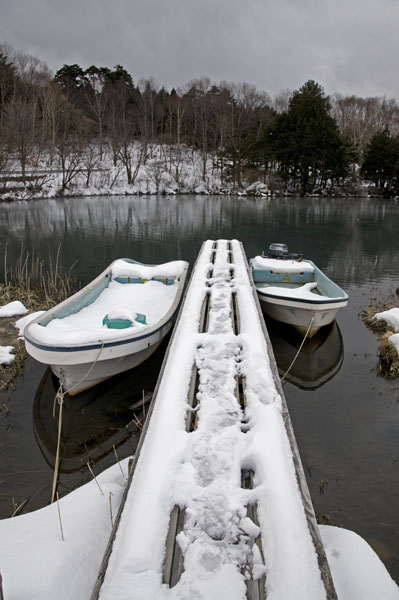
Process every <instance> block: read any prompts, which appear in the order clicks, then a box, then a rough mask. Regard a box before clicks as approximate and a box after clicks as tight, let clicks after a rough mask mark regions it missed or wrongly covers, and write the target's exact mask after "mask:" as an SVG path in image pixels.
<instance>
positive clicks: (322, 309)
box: [250, 257, 348, 338]
mask: <svg viewBox="0 0 399 600" xmlns="http://www.w3.org/2000/svg"><path fill="white" fill-rule="evenodd" d="M257 258H258V257H257ZM257 258H255V259H251V261H250V263H251V268H252V277H253V280H254V284H255V287H256V291H257V294H258V298H259V302H260V305H261V307H262V310H263V312H264V314H265V315H267V316H269V317H271V318H272V319H274V320H276V321H280V322H282V323H286V324H288V325H291V326H292V327H294V328H295V329H296V330H297V331H298V333H300V334H301V335H305V334H306V335H307V337H309V338H311V337H313V336H314V335H315V334H316V333H317V332H318V331H319V330H320V329H321V327H325V326H326V325H330V324H331V323H332V322H333V321H334V319H335V317H336V315H337V313H338V311H339V310H340V309H341V308H343V307H345V306H347V304H348V295H347V294H346V292H344V291H343V290H342V289H341V288H340V287H339V286H338V285H337V284H336V283H334V282H333V281H331V280H330V279H329V278H328V277H327V276H326V275H325V274H324V273H323V272H322V271H321V270H320V269H319V268H318V267H317V266H316V265H315V264H314V263H313V262H312V261H309V260H303V261H284V260H281V261H280V260H272V261H271V262H268V259H266V260H265V259H263V257H261V258H260V261H259V260H258V259H257ZM264 260H265V263H264V265H265V266H264V267H263V263H262V261H264ZM316 288H317V293H315V292H314V291H313V290H315V289H316Z"/></svg>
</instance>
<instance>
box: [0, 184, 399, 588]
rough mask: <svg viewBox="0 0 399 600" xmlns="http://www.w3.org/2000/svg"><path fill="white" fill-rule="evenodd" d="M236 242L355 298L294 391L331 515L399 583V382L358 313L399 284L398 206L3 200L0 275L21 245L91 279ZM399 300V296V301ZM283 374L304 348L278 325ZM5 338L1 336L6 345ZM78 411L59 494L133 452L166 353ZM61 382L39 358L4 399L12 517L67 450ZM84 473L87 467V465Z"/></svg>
mask: <svg viewBox="0 0 399 600" xmlns="http://www.w3.org/2000/svg"><path fill="white" fill-rule="evenodd" d="M218 238H227V239H231V238H236V239H239V240H241V241H242V242H243V244H244V248H245V251H246V254H247V257H248V258H250V257H252V256H254V255H255V254H258V253H260V252H261V251H262V250H265V249H267V247H268V245H269V243H270V242H285V243H286V244H288V247H289V249H290V250H291V251H293V252H302V253H304V254H305V257H307V258H311V259H312V260H314V262H316V264H317V265H318V266H319V267H320V268H321V269H323V270H324V271H325V272H326V274H327V275H328V276H329V277H330V278H332V279H333V280H334V281H336V282H337V283H338V284H339V285H341V286H342V287H343V288H344V289H345V290H346V291H347V292H348V294H349V296H350V304H349V306H348V307H347V308H346V309H342V310H341V311H340V313H339V315H338V320H337V324H336V325H335V326H334V327H332V328H331V329H329V330H327V331H322V332H320V334H318V335H317V336H316V337H315V338H314V339H313V340H310V341H309V342H306V344H305V347H304V349H303V353H302V354H301V355H300V359H298V362H297V363H296V365H295V369H293V370H292V371H291V373H290V375H289V376H287V381H286V382H285V384H284V391H285V395H286V398H287V403H288V407H289V410H290V414H291V418H292V421H293V425H294V431H295V434H296V437H297V441H298V446H299V450H300V453H301V457H302V461H303V465H304V468H305V471H306V476H307V479H308V484H309V487H310V491H311V495H312V499H313V503H314V507H315V510H316V513H317V515H318V516H319V520H320V521H321V522H327V523H329V524H331V525H337V526H343V527H346V528H348V529H351V530H353V531H355V532H357V533H358V534H360V535H361V536H362V537H364V538H365V539H366V540H367V541H368V542H369V543H370V544H371V546H372V547H373V548H374V549H375V550H376V552H377V553H378V554H379V556H380V557H381V559H382V560H383V561H384V563H385V564H386V565H387V567H388V569H389V571H390V573H391V575H392V576H393V577H394V578H395V579H396V581H399V500H398V498H399V380H396V381H395V380H392V381H389V380H386V379H382V378H381V377H379V376H377V374H376V365H377V338H376V336H375V335H374V334H373V333H371V332H369V331H368V330H367V329H366V327H365V326H364V325H363V323H362V321H361V319H360V317H359V312H360V310H361V309H362V308H365V307H367V306H368V305H369V304H371V303H373V302H374V300H375V299H379V298H384V297H385V296H387V295H388V294H390V293H392V291H393V290H395V289H396V288H397V287H399V204H398V203H397V202H395V201H386V200H380V199H358V200H350V199H340V198H336V199H328V200H326V199H319V198H308V199H299V198H290V199H276V200H268V199H263V198H262V199H252V198H251V199H243V198H229V197H220V196H217V197H209V196H186V197H154V196H152V197H131V198H129V197H120V198H115V197H113V198H106V197H104V198H74V199H66V200H43V201H36V202H30V203H23V204H22V203H17V204H8V205H0V275H1V279H2V278H3V270H4V264H3V260H2V257H3V255H4V250H5V245H6V244H7V255H8V258H7V260H8V263H9V264H10V265H11V264H12V263H13V262H14V261H15V259H16V257H17V256H19V254H20V250H21V244H23V245H24V246H25V247H26V248H27V249H28V250H29V251H32V250H33V249H34V252H35V253H36V254H37V255H39V256H40V257H41V258H42V259H44V260H48V257H49V256H50V255H51V257H52V261H53V262H54V260H55V256H56V253H57V249H58V247H59V245H60V243H61V249H60V270H61V271H63V270H67V269H68V268H69V267H70V266H71V265H72V264H73V263H75V261H77V262H76V265H75V267H74V269H73V273H74V275H75V276H76V277H77V279H78V280H79V281H80V282H81V283H82V284H86V283H87V282H88V281H90V280H91V279H92V278H93V277H94V276H95V275H97V274H98V273H99V272H100V271H101V270H102V269H104V268H105V266H107V265H108V264H109V263H110V262H111V261H112V260H113V259H115V258H118V257H122V256H127V257H132V258H135V259H137V260H139V261H142V262H145V263H158V262H165V261H167V260H173V259H185V260H188V261H189V262H190V263H191V264H193V262H194V261H195V258H196V256H197V254H198V252H199V249H200V247H201V244H202V241H203V240H206V239H218ZM398 304H399V300H398ZM270 335H271V339H272V343H273V345H274V349H275V354H276V359H277V362H278V365H279V367H280V371H281V374H283V373H284V372H285V370H286V368H287V367H288V365H289V363H290V362H291V360H292V358H293V357H294V355H295V353H296V349H297V348H298V347H299V344H300V341H301V340H300V339H299V340H298V338H297V337H296V335H295V334H294V333H293V332H291V330H288V331H286V330H284V329H283V330H281V329H280V328H276V327H273V326H270ZM0 344H1V340H0ZM165 347H166V346H165V345H163V347H161V348H160V349H159V350H158V351H157V353H156V354H155V355H154V356H153V358H152V359H150V361H148V362H146V363H144V365H143V366H141V367H138V368H137V369H135V370H134V371H131V372H130V373H128V374H124V375H121V376H120V377H118V378H116V379H115V380H112V381H111V382H107V383H105V384H103V385H102V386H98V388H97V389H95V390H92V391H91V392H87V393H85V394H83V395H82V397H79V396H78V397H77V398H78V399H77V400H76V403H74V402H75V400H72V402H71V403H70V405H68V406H67V407H66V412H65V414H66V417H65V421H64V430H63V440H62V441H63V446H62V447H63V459H62V461H61V476H60V493H61V494H62V493H65V492H66V491H67V490H69V489H73V488H75V487H77V486H78V485H80V484H81V483H83V482H85V481H87V479H88V478H90V474H89V472H88V469H87V468H85V467H84V465H85V463H86V462H87V461H88V460H93V461H95V463H96V464H95V466H94V467H93V469H94V471H95V472H100V471H102V470H103V469H104V468H106V467H107V466H108V465H110V464H113V463H114V462H115V455H114V450H113V446H115V447H116V448H117V452H118V456H119V457H120V458H122V457H124V456H128V455H130V454H132V453H134V451H135V447H136V444H137V440H138V436H139V426H138V425H137V422H132V419H133V418H134V415H136V417H137V419H139V420H143V418H144V415H143V414H141V409H140V410H139V411H136V412H133V411H132V409H131V407H132V405H133V404H134V403H135V402H136V401H139V399H140V398H141V397H142V393H143V390H144V391H145V393H147V392H151V391H152V390H153V389H154V387H155V383H156V379H157V375H158V372H159V369H160V365H161V362H162V358H163V353H164V351H165ZM54 390H55V386H54V383H53V381H52V377H51V375H50V373H49V372H48V371H46V368H45V367H44V366H43V365H39V364H38V363H35V362H34V361H33V360H31V359H28V360H27V362H26V367H25V370H24V373H23V374H22V375H21V376H20V377H19V378H18V380H17V382H16V387H15V389H10V390H8V391H7V392H3V393H1V394H0V408H1V407H4V406H5V407H6V408H7V409H8V410H6V409H5V408H3V409H2V410H0V517H2V518H4V517H8V516H10V515H11V514H12V513H13V511H14V507H15V506H18V505H20V504H21V503H22V502H24V501H25V500H27V499H29V502H28V503H27V504H26V505H25V507H24V510H26V511H29V510H33V509H36V508H38V507H40V506H44V505H45V504H47V503H48V502H49V499H50V496H51V485H52V467H53V464H54V456H55V438H56V423H55V422H54V419H53V406H52V403H53V400H54ZM82 469H83V470H82Z"/></svg>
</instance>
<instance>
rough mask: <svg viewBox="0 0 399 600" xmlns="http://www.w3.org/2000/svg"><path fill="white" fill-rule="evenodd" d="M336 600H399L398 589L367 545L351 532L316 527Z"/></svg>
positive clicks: (325, 526) (329, 527)
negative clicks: (320, 538) (324, 551)
mask: <svg viewBox="0 0 399 600" xmlns="http://www.w3.org/2000/svg"><path fill="white" fill-rule="evenodd" d="M319 530H320V533H321V536H322V539H323V543H324V548H325V550H326V554H327V560H328V563H329V565H330V569H331V572H332V576H333V580H334V585H335V589H336V592H337V595H338V598H339V600H377V599H379V598H381V600H382V599H384V600H399V588H398V586H397V585H396V583H395V582H394V581H393V580H392V579H391V577H390V575H389V573H388V571H387V570H386V568H385V566H384V565H383V563H382V562H381V561H380V559H379V558H378V556H377V555H376V553H375V552H374V550H373V549H372V548H371V547H370V546H369V545H368V544H367V542H366V541H365V540H364V539H363V538H361V537H360V536H359V535H357V534H356V533H354V532H353V531H349V530H347V529H341V528H340V527H331V526H330V525H319Z"/></svg>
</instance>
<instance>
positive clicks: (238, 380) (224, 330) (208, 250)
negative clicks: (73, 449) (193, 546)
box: [92, 240, 337, 600]
mask: <svg viewBox="0 0 399 600" xmlns="http://www.w3.org/2000/svg"><path fill="white" fill-rule="evenodd" d="M204 257H205V259H206V260H205V261H204ZM227 263H229V265H228V264H227ZM204 264H206V265H207V267H206V269H204ZM230 265H231V266H230ZM236 270H237V271H239V272H240V275H241V281H240V285H241V286H243V285H244V287H245V289H246V294H247V295H246V296H245V298H246V301H247V302H252V303H253V305H252V307H249V306H248V310H252V312H253V314H255V315H256V318H257V320H258V328H259V332H260V335H261V336H263V338H264V341H265V343H266V346H267V353H268V361H269V362H268V368H270V369H271V373H272V380H273V383H274V386H275V390H276V391H277V394H278V395H279V396H280V398H281V405H282V419H283V422H284V426H285V431H286V435H287V438H288V440H289V446H290V449H291V453H292V462H293V465H294V468H295V477H296V482H297V486H298V489H299V494H300V498H301V502H302V505H303V510H304V514H305V517H306V523H307V527H308V530H309V533H310V537H311V540H312V543H313V546H314V548H315V552H316V556H317V563H318V568H319V573H320V579H321V581H322V586H323V588H324V590H325V598H326V599H327V600H336V599H337V595H336V592H335V589H334V584H333V581H332V577H331V572H330V569H329V566H328V562H327V559H326V555H325V552H324V548H323V544H322V541H321V537H320V534H319V529H318V526H317V522H316V518H315V514H314V510H313V506H312V503H311V499H310V493H309V490H308V486H307V483H306V478H305V474H304V470H303V467H302V463H301V460H300V456H299V452H298V447H297V444H296V440H295V435H294V432H293V428H292V424H291V420H290V416H289V413H288V409H287V404H286V401H285V397H284V392H283V389H282V386H281V383H280V378H279V375H278V370H277V366H276V362H275V359H274V355H273V350H272V346H271V343H270V339H269V336H268V333H267V330H266V326H265V323H264V319H263V316H262V312H261V309H260V306H259V302H258V299H257V295H256V290H255V287H254V285H253V282H252V278H251V276H250V273H249V269H248V263H247V260H246V258H245V254H244V250H243V247H242V244H240V243H239V242H236V241H234V242H230V241H225V240H219V241H218V242H214V243H212V244H210V243H209V242H206V243H204V244H203V247H202V249H201V252H200V254H199V257H198V260H197V263H196V266H195V267H194V270H193V273H192V276H191V279H190V283H189V286H188V290H187V292H186V297H187V296H188V295H190V294H192V292H193V288H194V287H196V288H198V289H202V290H203V292H202V298H200V301H201V302H200V308H199V311H198V326H197V336H203V338H201V339H203V344H204V346H206V343H207V341H209V340H212V339H215V337H217V336H218V335H219V337H220V338H223V336H224V337H226V339H229V340H231V339H232V338H231V336H233V338H234V339H236V341H237V347H238V348H239V352H241V353H242V360H244V359H245V358H246V356H245V350H244V349H243V348H242V347H241V342H240V335H241V332H242V318H243V317H244V315H243V314H241V313H242V311H243V298H242V297H238V295H237V285H236V281H235V278H236ZM201 277H202V279H203V280H202V286H201V285H199V281H201ZM244 279H245V281H243V280H244ZM221 304H225V305H226V306H227V305H228V306H229V312H230V318H229V322H228V323H227V324H226V323H223V322H221V321H220V312H218V311H217V310H216V308H215V307H219V308H220V305H221ZM185 307H186V302H185V301H183V305H182V307H181V309H180V313H179V316H178V319H177V322H176V326H175V330H174V332H173V335H172V338H171V340H170V343H169V346H168V349H167V352H166V355H165V358H164V362H163V365H162V368H161V372H160V375H159V378H158V382H157V386H156V389H155V392H154V394H153V398H152V402H151V406H150V409H149V413H148V416H147V420H146V423H145V427H144V430H143V432H142V435H141V438H140V442H139V446H138V449H137V453H136V457H135V461H134V464H133V467H132V469H131V471H130V473H129V478H128V482H127V486H126V490H125V493H124V495H123V498H122V501H121V505H120V508H119V511H118V515H117V517H116V519H115V524H114V528H113V531H112V534H111V537H110V540H109V543H108V546H107V549H106V552H105V555H104V559H103V562H102V565H101V568H100V572H99V575H98V579H97V581H96V584H95V587H94V590H93V594H92V600H98V598H99V597H101V588H102V585H103V582H104V579H105V578H106V575H107V568H108V565H109V561H110V557H111V555H112V553H113V551H114V545H115V544H116V543H117V542H118V539H117V532H118V528H119V527H120V526H122V525H123V527H129V522H128V520H127V519H126V518H123V517H124V508H125V506H126V503H127V498H128V495H129V493H130V492H131V490H132V489H135V483H136V481H135V472H136V467H137V465H138V464H140V457H141V454H142V452H143V445H144V444H145V440H146V436H147V434H148V430H149V428H150V427H151V420H152V417H153V414H154V411H155V410H156V409H157V402H161V401H162V386H163V379H164V377H165V372H169V371H170V369H173V368H175V369H179V368H180V365H175V367H173V365H171V364H170V363H171V359H172V358H173V355H174V352H175V349H176V344H177V343H178V336H179V328H180V327H181V324H182V321H184V320H185V318H186V315H185ZM244 308H245V310H246V309H247V307H245V306H244ZM217 319H219V321H218V320H217ZM227 334H228V335H227ZM212 336H213V337H212ZM229 343H231V342H229ZM200 347H201V346H200ZM201 348H202V347H201ZM210 348H211V346H210ZM209 352H211V349H210V350H209ZM210 358H212V357H210ZM217 358H218V357H217V356H216V357H215V360H217ZM240 360H241V355H240V356H239V357H238V361H240ZM201 371H202V369H201V360H200V359H199V358H198V356H197V357H196V359H195V361H194V363H193V364H191V378H190V381H189V385H188V390H187V393H186V400H185V402H186V407H187V409H186V421H185V430H186V433H187V434H188V435H190V434H192V433H193V432H196V431H197V430H198V427H199V428H201V423H199V424H198V415H199V410H201V390H202V391H203V389H204V386H205V387H206V383H205V384H204V383H201V375H202V372H201ZM246 390H247V381H246V377H245V376H243V375H242V374H240V373H239V372H238V373H237V375H236V376H235V398H236V400H235V402H236V411H237V412H239V413H240V415H241V416H240V419H241V427H242V430H243V431H244V432H245V431H246V428H248V430H249V429H250V423H246V421H245V419H246V408H247V393H246ZM145 450H146V449H145ZM145 450H144V452H145ZM255 484H256V473H254V470H253V469H251V468H244V469H242V471H241V488H242V489H243V490H253V489H254V487H255ZM247 516H248V517H249V519H250V520H251V521H252V522H253V523H254V524H255V526H257V527H259V530H260V534H259V535H258V536H257V537H256V539H255V540H253V543H254V544H256V546H257V549H258V554H259V555H260V556H261V557H262V559H263V561H265V567H266V576H265V575H262V576H261V577H256V578H253V577H252V576H251V568H248V570H247V576H246V578H245V579H246V590H247V592H246V595H247V598H248V600H266V599H267V589H268V586H267V581H266V578H267V572H268V564H267V557H266V556H265V553H264V548H265V543H266V541H267V536H268V531H266V530H265V528H264V523H263V524H262V523H260V522H259V515H258V506H257V504H256V503H248V505H247ZM185 523H186V512H185V507H182V506H177V505H175V506H174V507H172V508H171V513H170V518H169V526H168V528H167V531H165V532H164V534H162V535H164V538H163V547H164V560H163V567H162V580H163V584H164V585H167V586H169V587H173V586H175V585H177V584H178V583H179V581H180V579H181V577H182V574H183V573H184V570H185V565H184V556H183V552H182V550H181V547H180V544H179V543H178V542H177V541H176V538H177V536H178V535H179V533H181V532H183V531H184V527H185ZM248 573H249V574H250V575H248ZM106 597H108V596H106ZM132 597H134V594H133V596H132ZM149 597H150V596H149ZM115 598H117V596H115ZM281 600H286V598H282V599H281Z"/></svg>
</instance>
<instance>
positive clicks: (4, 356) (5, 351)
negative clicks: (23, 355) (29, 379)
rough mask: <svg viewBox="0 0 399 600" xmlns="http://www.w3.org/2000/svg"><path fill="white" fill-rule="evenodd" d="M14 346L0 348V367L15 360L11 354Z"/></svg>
mask: <svg viewBox="0 0 399 600" xmlns="http://www.w3.org/2000/svg"><path fill="white" fill-rule="evenodd" d="M12 350H14V346H0V365H9V364H11V363H12V361H13V360H14V358H15V354H11V352H12Z"/></svg>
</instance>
